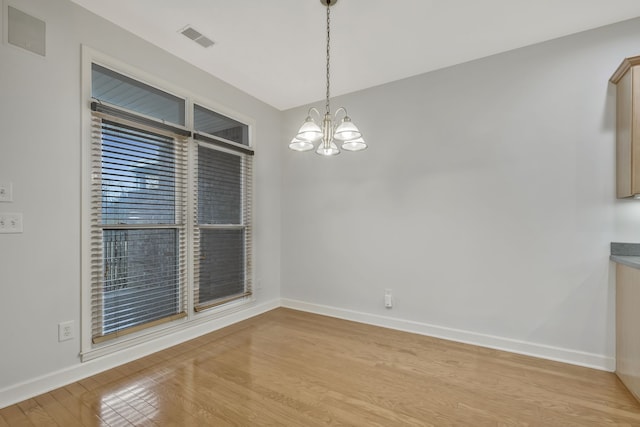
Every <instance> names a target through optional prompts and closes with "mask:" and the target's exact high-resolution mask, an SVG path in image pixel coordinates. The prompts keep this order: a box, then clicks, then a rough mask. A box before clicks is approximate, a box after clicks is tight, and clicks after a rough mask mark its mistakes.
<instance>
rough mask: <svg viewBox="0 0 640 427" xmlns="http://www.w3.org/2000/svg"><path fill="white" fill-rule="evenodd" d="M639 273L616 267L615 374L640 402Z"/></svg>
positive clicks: (618, 265)
mask: <svg viewBox="0 0 640 427" xmlns="http://www.w3.org/2000/svg"><path fill="white" fill-rule="evenodd" d="M639 307H640V270H638V269H637V268H633V267H628V266H626V265H623V264H616V374H617V375H618V377H619V378H620V379H621V380H622V382H623V383H624V385H625V386H627V388H628V389H629V391H631V393H633V395H634V396H635V397H636V399H639V400H640V326H639V325H640V309H639Z"/></svg>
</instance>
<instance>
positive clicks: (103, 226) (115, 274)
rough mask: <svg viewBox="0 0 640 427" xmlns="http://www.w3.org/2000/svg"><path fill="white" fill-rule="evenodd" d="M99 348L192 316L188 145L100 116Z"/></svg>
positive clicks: (94, 230) (95, 300) (95, 261)
mask: <svg viewBox="0 0 640 427" xmlns="http://www.w3.org/2000/svg"><path fill="white" fill-rule="evenodd" d="M92 127H93V128H92V183H91V198H92V200H91V206H92V217H91V218H92V219H91V254H92V255H91V256H92V262H91V270H92V274H91V277H92V284H91V304H92V313H93V314H92V336H93V342H94V343H99V342H102V341H105V340H108V339H110V338H115V337H117V336H120V335H124V334H128V333H131V332H135V331H138V330H140V329H143V328H147V327H150V326H154V325H157V324H159V323H163V322H167V321H171V320H174V319H177V318H181V317H185V316H186V293H185V292H186V291H185V289H186V270H187V268H186V266H187V264H186V263H187V261H186V256H187V247H186V244H187V243H186V231H187V230H186V224H185V223H186V216H187V213H186V212H187V198H186V191H187V190H186V189H187V139H186V137H185V136H180V135H178V134H177V133H172V132H169V131H166V130H160V129H155V128H153V126H147V125H144V124H141V123H137V122H132V121H128V120H126V119H122V118H118V117H115V116H112V115H108V114H104V113H100V112H94V113H93V116H92Z"/></svg>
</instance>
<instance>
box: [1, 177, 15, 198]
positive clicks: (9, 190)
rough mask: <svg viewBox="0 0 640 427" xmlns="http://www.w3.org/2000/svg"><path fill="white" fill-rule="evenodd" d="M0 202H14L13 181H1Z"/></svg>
mask: <svg viewBox="0 0 640 427" xmlns="http://www.w3.org/2000/svg"><path fill="white" fill-rule="evenodd" d="M0 202H13V183H11V182H0Z"/></svg>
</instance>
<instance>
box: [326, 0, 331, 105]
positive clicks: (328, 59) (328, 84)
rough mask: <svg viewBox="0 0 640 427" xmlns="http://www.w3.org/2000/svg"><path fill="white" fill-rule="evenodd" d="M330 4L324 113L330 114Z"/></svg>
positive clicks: (329, 3) (328, 9) (328, 6)
mask: <svg viewBox="0 0 640 427" xmlns="http://www.w3.org/2000/svg"><path fill="white" fill-rule="evenodd" d="M330 5H331V2H327V99H326V103H325V109H326V113H327V114H330V113H331V110H330V109H329V95H330V94H329V89H330V73H329V71H330V70H329V63H330V60H331V56H330V52H329V45H330V42H331V30H330V28H331V25H330V24H331V12H330V10H331V7H330Z"/></svg>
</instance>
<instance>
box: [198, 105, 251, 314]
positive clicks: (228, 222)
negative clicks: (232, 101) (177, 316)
mask: <svg viewBox="0 0 640 427" xmlns="http://www.w3.org/2000/svg"><path fill="white" fill-rule="evenodd" d="M195 110H196V114H195V117H198V113H197V112H198V111H199V115H200V117H201V118H202V117H206V115H207V114H208V115H210V116H212V117H215V119H216V121H217V122H218V123H221V125H219V126H217V127H216V128H215V129H212V128H209V127H207V128H204V129H202V128H200V127H199V125H200V124H201V123H208V122H207V121H206V120H202V121H199V120H198V119H197V118H196V120H195V130H197V131H204V132H207V131H212V130H213V131H216V130H219V129H221V128H224V129H239V130H238V134H239V135H242V134H246V130H244V129H242V127H241V126H238V122H231V121H227V124H228V123H231V125H232V126H227V125H225V122H224V121H223V120H220V117H221V116H220V115H218V114H216V113H213V112H212V111H208V110H206V109H204V108H203V107H200V106H198V105H196V106H195ZM213 114H216V115H215V116H213ZM243 126H245V127H246V125H243ZM226 135H227V136H229V134H228V133H226ZM196 138H197V139H199V140H200V141H201V142H199V144H198V149H197V159H198V160H197V182H198V186H197V194H196V198H197V201H198V203H197V221H196V222H197V226H196V228H195V230H194V233H195V235H196V236H197V238H196V242H197V243H198V246H199V247H198V253H199V257H198V259H197V260H196V263H195V271H196V283H195V285H196V287H195V293H194V301H195V303H196V310H202V309H205V308H209V307H212V306H215V305H219V304H220V303H223V302H225V301H228V300H229V299H235V298H238V297H243V296H246V295H247V294H248V293H249V292H250V290H247V289H245V287H244V286H243V283H245V282H246V280H247V276H246V274H247V272H248V271H249V272H250V271H251V256H250V255H251V197H250V196H251V182H252V173H251V156H250V155H247V154H245V151H246V150H245V149H244V148H241V147H237V146H235V145H230V144H225V143H224V142H223V141H222V140H219V139H216V138H214V137H213V135H206V134H202V133H199V134H198V135H197V136H196ZM212 143H213V144H212ZM215 144H217V146H216V145H215ZM220 146H222V147H220Z"/></svg>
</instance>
